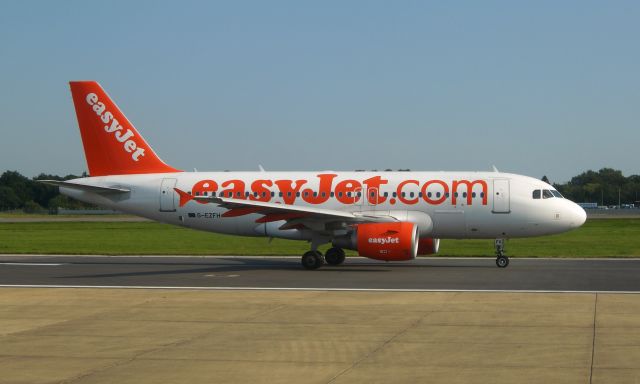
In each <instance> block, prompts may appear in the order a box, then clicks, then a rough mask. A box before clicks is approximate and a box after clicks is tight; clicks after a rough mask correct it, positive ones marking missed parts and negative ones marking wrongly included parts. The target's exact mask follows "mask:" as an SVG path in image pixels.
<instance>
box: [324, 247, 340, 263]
mask: <svg viewBox="0 0 640 384" xmlns="http://www.w3.org/2000/svg"><path fill="white" fill-rule="evenodd" d="M324 259H325V261H326V262H327V264H331V265H340V264H342V263H344V259H345V255H344V251H343V250H342V248H336V247H333V248H329V250H328V251H327V253H325V254H324Z"/></svg>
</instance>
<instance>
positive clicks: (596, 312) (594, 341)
mask: <svg viewBox="0 0 640 384" xmlns="http://www.w3.org/2000/svg"><path fill="white" fill-rule="evenodd" d="M595 296H596V297H595V299H594V301H593V340H592V344H591V367H590V368H589V384H591V383H592V380H593V360H594V357H595V354H596V315H597V314H598V294H597V293H596V295H595Z"/></svg>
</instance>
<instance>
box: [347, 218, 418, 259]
mask: <svg viewBox="0 0 640 384" xmlns="http://www.w3.org/2000/svg"><path fill="white" fill-rule="evenodd" d="M418 239H419V237H418V227H417V226H416V225H415V224H413V223H409V222H397V223H373V224H360V225H358V229H357V238H356V244H355V245H356V249H357V250H358V253H359V254H360V256H365V257H368V258H371V259H376V260H387V261H400V260H411V259H415V258H416V254H417V252H418Z"/></svg>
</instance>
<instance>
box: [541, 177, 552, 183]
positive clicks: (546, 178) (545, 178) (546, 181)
mask: <svg viewBox="0 0 640 384" xmlns="http://www.w3.org/2000/svg"><path fill="white" fill-rule="evenodd" d="M542 181H544V182H545V183H547V184H551V182H550V181H549V178H548V177H547V175H544V176H542Z"/></svg>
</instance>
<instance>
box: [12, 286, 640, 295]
mask: <svg viewBox="0 0 640 384" xmlns="http://www.w3.org/2000/svg"><path fill="white" fill-rule="evenodd" d="M0 288H76V289H78V288H83V289H84V288H91V289H156V290H160V289H168V290H185V291H188V290H193V291H316V292H317V291H328V292H400V293H402V292H478V293H586V294H596V293H602V294H607V293H610V294H629V295H633V294H635V295H637V294H640V291H562V290H544V289H540V290H538V289H533V290H531V289H521V290H519V289H402V288H397V289H394V288H390V289H385V288H311V287H309V288H286V287H162V286H145V285H52V284H42V285H38V284H0Z"/></svg>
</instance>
